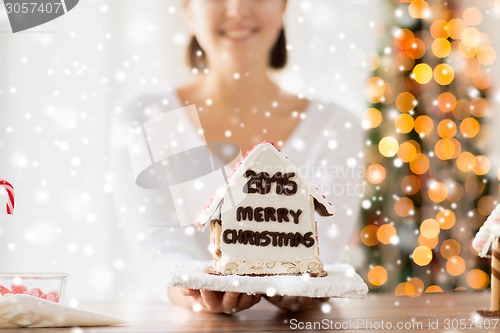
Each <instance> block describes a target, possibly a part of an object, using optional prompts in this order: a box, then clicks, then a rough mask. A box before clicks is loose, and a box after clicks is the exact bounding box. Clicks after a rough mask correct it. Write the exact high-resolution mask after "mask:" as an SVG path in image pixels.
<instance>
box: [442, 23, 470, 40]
mask: <svg viewBox="0 0 500 333" xmlns="http://www.w3.org/2000/svg"><path fill="white" fill-rule="evenodd" d="M466 28H467V25H466V24H465V22H464V21H463V20H462V19H460V18H454V19H451V20H450V21H449V22H448V25H447V27H446V29H447V31H448V34H449V36H450V37H451V38H453V39H461V38H462V32H463V31H464V30H465V29H466Z"/></svg>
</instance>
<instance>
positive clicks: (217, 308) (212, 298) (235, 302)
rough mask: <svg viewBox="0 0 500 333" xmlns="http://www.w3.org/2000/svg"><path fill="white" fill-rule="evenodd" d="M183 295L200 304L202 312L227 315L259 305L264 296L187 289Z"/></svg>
mask: <svg viewBox="0 0 500 333" xmlns="http://www.w3.org/2000/svg"><path fill="white" fill-rule="evenodd" d="M183 294H184V295H185V296H190V297H192V298H193V299H194V301H195V302H196V303H198V304H200V305H201V309H202V311H206V312H213V313H226V314H232V313H236V312H239V311H241V310H245V309H248V308H250V307H252V306H254V305H255V304H257V303H259V301H260V299H261V297H262V295H249V294H242V293H236V292H222V291H210V290H195V289H185V290H184V292H183Z"/></svg>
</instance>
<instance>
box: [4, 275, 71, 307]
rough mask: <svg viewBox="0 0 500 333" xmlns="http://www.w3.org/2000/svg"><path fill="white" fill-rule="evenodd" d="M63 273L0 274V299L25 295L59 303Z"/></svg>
mask: <svg viewBox="0 0 500 333" xmlns="http://www.w3.org/2000/svg"><path fill="white" fill-rule="evenodd" d="M67 276H68V275H67V274H65V273H0V297H1V296H2V295H3V296H9V295H11V294H25V295H30V296H33V297H39V298H43V299H45V300H47V301H51V302H56V303H61V301H62V298H63V296H64V295H63V294H64V287H65V282H66V278H67Z"/></svg>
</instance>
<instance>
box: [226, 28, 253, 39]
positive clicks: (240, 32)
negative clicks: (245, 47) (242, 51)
mask: <svg viewBox="0 0 500 333" xmlns="http://www.w3.org/2000/svg"><path fill="white" fill-rule="evenodd" d="M256 32H257V29H250V28H249V29H227V30H222V32H221V33H222V35H223V36H224V37H226V38H229V39H232V40H245V39H248V38H250V37H252V36H253V35H255V33H256Z"/></svg>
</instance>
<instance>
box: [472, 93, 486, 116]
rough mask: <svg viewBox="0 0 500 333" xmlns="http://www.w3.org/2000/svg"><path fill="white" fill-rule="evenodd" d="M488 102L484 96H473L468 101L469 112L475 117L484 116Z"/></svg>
mask: <svg viewBox="0 0 500 333" xmlns="http://www.w3.org/2000/svg"><path fill="white" fill-rule="evenodd" d="M489 109H490V103H489V102H488V101H487V100H485V99H484V98H475V99H473V100H472V101H471V102H470V112H471V113H472V114H473V115H474V116H476V117H484V116H486V115H487V114H488V111H489Z"/></svg>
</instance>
